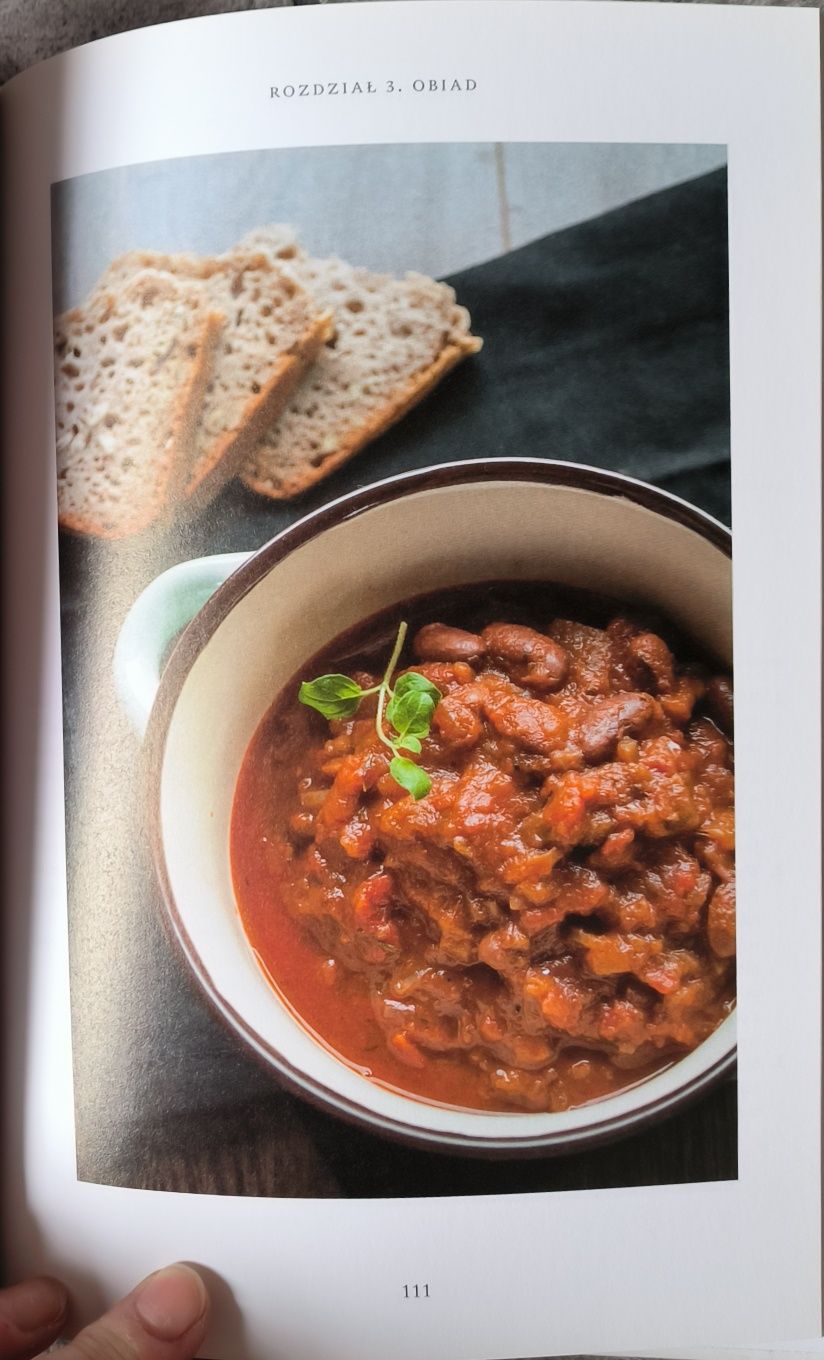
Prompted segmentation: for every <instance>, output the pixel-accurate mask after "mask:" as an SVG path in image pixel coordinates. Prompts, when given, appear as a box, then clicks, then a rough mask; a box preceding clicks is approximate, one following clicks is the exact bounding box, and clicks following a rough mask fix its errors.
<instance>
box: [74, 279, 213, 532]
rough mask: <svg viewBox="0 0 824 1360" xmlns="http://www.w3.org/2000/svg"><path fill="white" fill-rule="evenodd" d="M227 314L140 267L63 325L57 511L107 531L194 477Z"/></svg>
mask: <svg viewBox="0 0 824 1360" xmlns="http://www.w3.org/2000/svg"><path fill="white" fill-rule="evenodd" d="M223 323H224V317H223V316H222V315H221V314H220V313H218V312H215V311H214V310H212V309H211V308H210V307H209V306H208V302H207V298H206V297H205V295H204V291H203V288H202V287H200V286H199V285H197V284H192V283H188V282H186V281H185V280H178V279H174V278H172V277H171V276H170V275H169V274H167V273H162V272H159V271H157V270H152V269H142V270H139V271H138V272H137V273H134V274H133V275H132V277H131V278H129V279H128V280H127V281H126V282H125V283H124V285H123V286H122V287H121V288H119V289H118V290H117V291H116V292H108V291H102V290H97V291H96V292H95V294H94V295H93V297H92V298H90V299H89V302H88V303H87V304H86V306H85V307H79V308H76V309H75V310H74V311H71V312H67V313H66V314H65V315H63V316H61V317H59V318H58V319H57V322H56V323H55V414H56V427H57V487H58V512H59V519H60V523H61V524H62V525H63V527H64V528H66V529H70V530H72V531H74V532H75V533H81V534H90V535H94V536H96V537H99V538H122V537H125V536H126V535H128V534H136V533H139V532H140V531H141V530H143V529H146V528H148V526H149V525H150V524H153V523H154V522H155V521H157V520H158V519H159V518H160V517H161V516H162V515H163V514H164V512H165V511H166V510H167V509H168V507H169V503H170V501H172V500H173V499H174V498H175V497H176V496H177V495H178V494H179V493H180V491H181V490H182V487H183V486H184V484H185V482H186V479H187V477H188V474H189V468H190V466H191V460H192V453H193V449H194V446H195V437H196V431H197V427H198V422H199V418H200V412H201V407H202V405H203V398H204V394H205V391H206V387H207V384H208V382H209V379H210V377H211V372H212V362H213V358H214V352H215V347H216V345H217V343H218V340H219V338H220V333H221V331H222V328H223Z"/></svg>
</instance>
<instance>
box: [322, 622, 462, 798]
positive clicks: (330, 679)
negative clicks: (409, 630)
mask: <svg viewBox="0 0 824 1360" xmlns="http://www.w3.org/2000/svg"><path fill="white" fill-rule="evenodd" d="M405 640H406V624H405V623H401V624H400V626H399V627H398V635H397V637H396V638H395V645H394V647H393V648H392V655H391V656H390V658H389V661H388V663H387V666H386V670H385V671H384V673H383V679H382V680H381V682H380V684H379V685H375V686H373V687H372V688H371V689H361V687H360V685H357V684H356V683H355V681H354V680H351V679H350V678H349V676H348V675H321V676H319V677H318V679H317V680H304V681H303V684H302V685H301V687H300V691H299V694H298V698H299V699H300V702H301V703H302V704H306V705H307V706H308V707H309V708H315V709H317V711H318V713H322V714H323V716H324V717H325V718H351V717H352V715H353V714H354V713H356V712H357V709H358V706H359V705H360V702H361V700H362V699H364V698H365V697H366V696H367V694H377V696H378V699H377V708H376V711H375V731H376V732H377V734H378V736H379V737H380V739H381V741H382V742H383V744H384V746H387V747H388V748H389V750H390V751H391V752H392V760H391V762H390V765H389V771H390V774H391V775H392V778H393V779H394V780H396V782H397V783H398V784H400V786H401V788H402V789H406V790H407V792H408V793H411V794H412V797H413V798H415V799H418V798H424V797H425V796H426V794H427V793H428V792H429V790H430V789H431V787H432V781H431V779H430V778H429V775H428V774H427V773H426V771H425V770H422V769H421V767H420V766H419V765H416V764H415V763H414V761H412V760H407V758H406V756H402V755H401V754H400V752H401V751H411V753H412V754H413V755H416V756H419V755H420V753H421V743H422V741H423V739H424V737H428V736H429V727H430V724H431V722H432V715H433V713H434V712H435V707H436V705H437V704H438V703H439V701H440V699H441V697H442V695H441V691H440V690H439V689H438V687H437V685H433V684H432V682H431V680H427V678H426V676H425V675H420V674H419V673H418V672H417V671H409V672H408V673H407V674H406V675H402V676H401V677H400V679H399V680H398V683H397V684H396V685H395V687H394V689H393V688H392V676H393V675H394V674H395V668H396V667H397V664H398V661H399V660H400V655H401V652H402V651H403V644H404V642H405ZM384 719H386V722H387V723H389V724H390V725H391V726H390V729H389V730H387V728H386V727H384ZM392 728H394V733H393V732H392V730H391V729H392Z"/></svg>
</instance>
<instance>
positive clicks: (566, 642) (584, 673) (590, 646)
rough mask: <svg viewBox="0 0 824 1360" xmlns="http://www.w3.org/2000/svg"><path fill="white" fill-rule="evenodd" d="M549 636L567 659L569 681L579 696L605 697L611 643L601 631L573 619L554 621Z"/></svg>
mask: <svg viewBox="0 0 824 1360" xmlns="http://www.w3.org/2000/svg"><path fill="white" fill-rule="evenodd" d="M549 631H550V633H551V635H552V637H553V638H554V639H555V641H556V642H557V643H559V644H560V646H561V647H563V649H564V651H565V652H566V654H567V656H568V657H569V671H568V680H569V681H571V683H572V684H573V685H574V686H575V689H576V691H577V692H578V693H580V694H589V695H596V694H608V693H609V689H610V682H611V678H612V643H611V641H610V639H609V637H608V636H607V634H606V633H605V632H604V630H603V628H590V627H588V626H587V625H586V624H585V623H577V622H575V621H574V620H572V619H556V620H555V622H554V623H553V624H552V627H551V628H550V630H549Z"/></svg>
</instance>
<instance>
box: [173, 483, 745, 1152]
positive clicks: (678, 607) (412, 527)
mask: <svg viewBox="0 0 824 1360" xmlns="http://www.w3.org/2000/svg"><path fill="white" fill-rule="evenodd" d="M507 578H508V579H524V580H527V579H531V580H536V579H547V580H553V581H558V582H563V583H565V584H568V585H573V586H581V587H586V588H588V589H591V590H595V591H599V592H603V593H605V594H609V595H613V596H616V597H618V598H620V599H625V600H630V601H633V600H635V601H640V602H644V603H647V604H649V605H651V606H654V607H656V608H658V609H660V610H661V611H662V612H663V613H664V614H666V615H667V616H668V617H669V618H671V619H672V620H673V621H674V622H676V623H677V624H679V625H680V626H681V627H682V628H683V629H684V630H685V631H686V632H688V633H689V634H691V635H692V636H693V637H695V638H696V639H697V640H699V641H700V642H701V644H702V645H703V646H704V647H705V648H707V649H709V650H710V651H711V652H713V653H714V654H715V655H717V656H718V657H719V658H720V659H722V660H725V661H727V662H729V661H730V659H731V645H732V644H731V629H732V618H731V613H732V611H731V566H730V561H729V559H728V557H727V556H726V555H725V554H724V553H723V552H721V551H720V550H719V549H718V548H716V547H715V546H713V545H712V544H711V543H710V542H709V541H708V540H707V539H705V538H704V537H702V536H701V535H700V534H697V533H696V532H694V531H693V530H691V529H688V528H686V527H685V526H684V525H681V524H679V523H677V522H675V521H673V520H671V519H667V518H665V517H663V516H661V515H659V514H656V513H654V512H652V511H650V510H648V509H646V508H644V507H643V506H641V505H639V504H637V503H636V502H634V501H632V500H629V499H624V498H623V497H618V496H608V495H603V494H601V493H598V492H593V491H589V490H581V489H579V488H574V487H567V486H551V485H546V484H544V483H541V482H534V483H533V482H519V481H506V480H505V479H502V480H501V481H495V482H478V483H468V484H463V485H455V486H449V487H446V488H439V489H430V490H421V491H420V492H416V493H414V494H411V495H409V494H408V495H405V496H403V497H401V498H399V499H397V500H393V501H389V502H387V503H384V504H382V505H379V506H375V507H374V508H372V509H370V510H368V511H365V512H363V513H361V514H359V515H357V516H355V517H353V518H350V519H344V520H343V521H342V522H341V523H339V524H338V525H336V526H335V527H334V528H332V529H330V530H327V531H326V532H324V533H323V534H321V535H319V536H317V537H315V538H313V539H311V540H310V541H308V542H307V543H305V544H304V545H303V546H301V547H299V548H297V549H296V550H294V551H293V552H291V553H290V554H289V556H287V557H286V558H284V559H283V560H282V561H281V562H279V563H278V564H277V565H276V566H274V567H273V568H272V569H271V570H270V571H269V572H268V574H267V575H266V576H265V577H264V578H263V579H262V580H261V581H259V582H258V584H257V585H256V586H254V588H253V589H252V590H251V591H250V592H249V593H248V594H247V595H246V596H245V597H244V598H243V599H242V600H241V601H240V602H239V603H238V604H237V605H235V607H234V608H233V609H232V610H231V611H230V613H229V614H228V615H227V616H226V618H225V619H224V621H223V622H222V623H221V624H220V626H219V627H218V628H217V630H216V632H215V633H214V635H213V636H212V638H211V639H210V640H209V642H208V643H207V644H206V646H205V647H204V648H203V650H202V651H201V653H200V655H199V656H198V657H197V660H196V661H195V663H194V665H193V666H192V668H191V670H190V672H189V674H188V676H187V678H186V680H185V682H184V684H183V687H182V690H181V692H180V695H179V697H178V700H177V703H176V706H175V710H174V713H173V716H172V718H171V722H170V726H169V729H168V734H167V741H166V747H165V753H164V758H163V762H162V770H161V784H160V820H161V831H162V837H163V844H164V850H165V857H166V867H167V874H168V879H169V885H170V888H171V892H172V895H173V897H174V902H175V905H176V910H177V913H178V916H179V919H180V922H181V924H182V926H183V929H184V930H185V932H186V934H187V935H188V937H189V940H190V942H191V944H192V945H193V947H194V949H195V951H196V953H197V955H198V957H199V959H200V963H201V969H202V972H203V973H204V974H206V975H207V976H208V979H209V980H210V986H211V988H212V990H213V991H214V992H215V993H216V994H217V996H218V997H219V998H221V999H222V1000H223V1002H224V1003H225V1004H226V1005H227V1006H228V1007H229V1008H230V1009H231V1010H232V1011H233V1012H234V1013H235V1015H236V1016H237V1017H238V1021H239V1023H240V1024H241V1027H242V1028H243V1029H244V1031H245V1032H246V1035H247V1038H249V1039H250V1040H251V1042H252V1043H255V1044H257V1046H258V1047H260V1048H261V1049H263V1050H274V1051H275V1052H276V1053H277V1054H279V1055H281V1056H282V1058H283V1059H285V1061H286V1062H287V1064H288V1065H289V1067H290V1068H291V1069H292V1071H293V1075H294V1074H297V1079H298V1081H299V1082H302V1083H303V1084H304V1085H305V1086H306V1088H307V1089H309V1090H315V1091H317V1090H322V1091H323V1092H324V1094H325V1097H326V1099H328V1100H331V1101H332V1103H338V1104H339V1105H340V1107H341V1108H342V1109H350V1110H351V1109H353V1108H355V1109H357V1110H359V1111H361V1112H368V1113H369V1115H370V1116H371V1117H372V1118H374V1119H376V1120H377V1121H378V1122H380V1121H389V1122H390V1123H391V1124H392V1125H393V1126H395V1127H396V1128H397V1127H400V1128H407V1129H408V1130H410V1131H426V1132H427V1133H431V1134H435V1135H438V1136H439V1137H442V1138H445V1139H446V1140H447V1141H448V1140H450V1139H455V1140H456V1141H461V1140H463V1139H467V1138H470V1139H473V1140H475V1141H477V1142H481V1143H489V1144H496V1143H506V1144H507V1145H509V1146H512V1145H514V1144H517V1143H518V1142H519V1141H524V1142H530V1143H531V1142H533V1141H535V1140H539V1139H540V1138H542V1137H546V1136H547V1135H549V1134H553V1135H556V1134H561V1133H568V1134H573V1133H574V1131H580V1130H584V1129H588V1128H589V1127H590V1126H592V1125H593V1124H596V1123H597V1122H599V1121H601V1120H603V1119H606V1118H607V1117H608V1118H609V1120H610V1121H613V1120H615V1119H618V1120H623V1119H626V1120H627V1121H628V1122H630V1121H631V1120H632V1117H633V1115H634V1114H635V1113H637V1111H639V1110H640V1109H641V1108H642V1107H647V1106H648V1105H649V1104H650V1102H651V1101H653V1100H655V1101H658V1100H660V1101H662V1102H664V1103H666V1102H667V1100H668V1099H669V1098H671V1097H672V1096H673V1095H674V1094H675V1093H676V1092H677V1091H678V1090H680V1089H681V1088H682V1087H683V1085H684V1084H685V1083H687V1082H689V1081H692V1080H693V1079H694V1078H696V1077H698V1076H699V1075H700V1074H701V1072H703V1071H705V1070H707V1069H708V1068H709V1067H711V1066H713V1065H714V1064H715V1062H716V1061H717V1060H718V1059H719V1058H720V1057H722V1056H723V1055H724V1054H726V1053H728V1052H729V1051H730V1050H731V1048H732V1047H733V1046H734V1043H735V1021H734V1017H731V1018H730V1019H729V1020H727V1021H725V1022H724V1024H723V1025H722V1026H721V1027H720V1028H719V1029H718V1030H717V1031H716V1033H715V1034H714V1035H712V1036H711V1038H710V1039H708V1040H707V1041H706V1042H705V1043H704V1044H702V1045H701V1046H700V1047H699V1048H698V1049H696V1050H695V1051H694V1052H693V1053H691V1054H689V1055H688V1056H687V1057H685V1058H684V1059H682V1060H681V1061H680V1062H678V1063H677V1064H675V1065H673V1066H672V1067H670V1068H668V1069H667V1070H666V1071H664V1072H662V1073H660V1074H658V1075H656V1076H655V1077H653V1078H651V1079H650V1080H648V1081H646V1082H644V1083H642V1084H640V1085H639V1086H636V1087H634V1088H630V1089H627V1090H624V1091H622V1092H619V1093H618V1094H616V1095H614V1096H611V1097H609V1098H608V1099H607V1100H603V1101H599V1102H597V1103H595V1104H592V1105H589V1106H583V1107H580V1108H578V1109H574V1110H569V1111H565V1112H564V1113H560V1114H518V1113H512V1114H499V1113H484V1112H478V1111H465V1110H457V1109H453V1108H451V1107H446V1106H439V1105H436V1104H431V1103H428V1102H423V1101H419V1100H416V1099H413V1098H412V1097H408V1096H404V1095H402V1094H400V1093H398V1092H396V1091H394V1090H390V1089H387V1088H384V1087H382V1086H380V1085H378V1084H376V1083H374V1082H372V1081H369V1080H368V1079H366V1078H364V1077H363V1076H362V1075H360V1074H359V1073H358V1072H356V1071H355V1070H354V1069H353V1068H350V1067H348V1066H347V1065H346V1064H345V1063H343V1062H342V1061H341V1060H340V1059H339V1058H338V1057H336V1056H335V1055H334V1054H333V1053H331V1052H330V1051H329V1050H328V1049H327V1048H325V1047H324V1046H323V1045H322V1044H321V1043H319V1042H318V1041H317V1040H316V1039H314V1038H313V1037H312V1036H311V1034H309V1033H308V1032H307V1030H306V1029H304V1028H303V1027H302V1025H301V1024H300V1023H299V1022H298V1021H297V1020H296V1019H295V1017H294V1016H293V1015H292V1014H291V1013H290V1011H289V1010H288V1008H287V1007H286V1006H285V1005H283V1003H282V1002H281V1001H280V999H279V997H278V995H277V994H276V992H274V991H273V989H272V987H271V985H270V984H269V982H268V981H267V980H266V978H265V976H264V974H263V972H262V971H261V969H260V968H259V966H258V964H257V962H256V960H255V958H254V956H253V954H252V951H251V949H250V947H249V945H248V943H247V940H246V937H245V935H244V932H243V929H242V926H241V923H240V920H239V917H238V914H237V911H236V907H235V902H234V896H233V891H232V883H231V875H230V868H229V819H230V813H231V807H232V798H233V793H234V788H235V781H236V778H237V774H238V770H239V768H240V765H241V762H242V760H243V756H244V753H245V751H246V748H247V746H248V744H249V741H250V739H251V737H252V734H253V733H254V731H255V728H256V727H257V724H258V723H259V721H260V719H261V718H262V717H263V715H264V713H265V712H266V710H267V709H268V708H269V706H270V704H271V703H272V701H273V700H274V699H275V697H276V696H277V694H278V693H279V691H280V690H281V689H282V688H283V687H284V685H285V684H286V683H287V682H288V681H289V680H290V679H291V677H292V676H293V675H294V673H295V672H296V671H297V669H298V668H299V667H300V666H301V665H302V664H303V662H304V661H305V660H306V658H307V657H309V656H311V655H312V654H313V653H314V652H316V651H317V650H318V649H319V648H321V647H322V646H324V645H325V644H326V643H328V642H329V641H330V640H331V639H332V638H334V637H335V636H337V635H338V634H339V633H341V632H342V631H343V630H345V629H346V628H348V627H350V626H351V625H353V624H355V623H356V622H358V621H360V620H361V619H363V618H365V617H368V616H369V615H371V614H372V613H374V612H376V611H377V610H379V609H382V608H384V607H386V606H388V605H391V604H393V603H397V602H399V601H402V600H404V599H408V598H410V597H411V596H413V595H417V594H420V593H422V592H424V591H428V590H435V589H438V588H439V587H442V586H448V585H458V584H460V583H462V582H470V581H478V580H485V579H486V580H492V579H507Z"/></svg>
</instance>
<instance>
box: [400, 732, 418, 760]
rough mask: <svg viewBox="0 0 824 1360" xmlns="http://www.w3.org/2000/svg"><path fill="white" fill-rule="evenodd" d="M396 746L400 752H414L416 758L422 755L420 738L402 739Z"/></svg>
mask: <svg viewBox="0 0 824 1360" xmlns="http://www.w3.org/2000/svg"><path fill="white" fill-rule="evenodd" d="M395 745H396V746H397V748H398V750H399V751H400V750H404V751H412V753H413V754H414V755H416V756H419V755H420V753H421V749H422V747H421V739H420V737H401V738H400V739H399V740H398V741H396V743H395Z"/></svg>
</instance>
